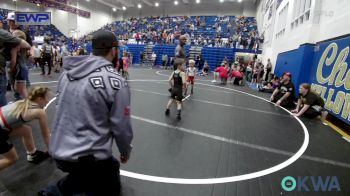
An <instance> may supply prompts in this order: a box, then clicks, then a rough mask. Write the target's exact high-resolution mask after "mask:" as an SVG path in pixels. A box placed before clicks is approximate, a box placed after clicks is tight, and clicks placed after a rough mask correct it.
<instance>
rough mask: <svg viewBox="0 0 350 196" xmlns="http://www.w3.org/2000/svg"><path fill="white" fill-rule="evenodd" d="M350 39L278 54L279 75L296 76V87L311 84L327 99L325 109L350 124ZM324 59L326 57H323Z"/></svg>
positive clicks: (348, 37) (294, 77) (277, 67)
mask: <svg viewBox="0 0 350 196" xmlns="http://www.w3.org/2000/svg"><path fill="white" fill-rule="evenodd" d="M349 48H350V36H347V37H342V38H338V39H333V40H331V41H324V42H320V43H319V44H318V45H317V46H315V45H310V44H308V45H301V46H300V47H299V48H298V49H296V50H292V51H289V52H284V53H281V54H279V55H278V57H277V62H276V68H275V74H277V75H279V76H281V75H282V73H283V72H287V71H288V72H291V73H292V74H293V82H294V84H295V86H296V88H298V87H299V84H301V83H304V82H307V83H311V84H312V89H313V90H314V91H315V92H317V93H318V94H320V95H321V97H322V98H323V99H324V100H325V104H326V105H325V108H326V109H327V110H328V111H329V112H330V113H331V114H333V115H334V116H336V117H337V118H339V119H341V120H342V121H344V122H345V123H347V124H350V67H349V65H350V58H349V51H350V49H349ZM322 57H323V58H322Z"/></svg>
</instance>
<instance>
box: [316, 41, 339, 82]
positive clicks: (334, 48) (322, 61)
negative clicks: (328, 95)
mask: <svg viewBox="0 0 350 196" xmlns="http://www.w3.org/2000/svg"><path fill="white" fill-rule="evenodd" d="M330 50H332V53H331V55H330V57H327V55H328V53H329V52H330ZM337 52H338V45H337V44H336V43H331V44H330V45H329V46H328V47H327V48H326V49H325V51H324V52H323V54H322V56H321V58H320V61H319V63H318V66H317V73H316V79H317V82H318V83H320V84H325V83H327V82H328V81H329V77H330V76H328V77H326V78H324V77H323V74H322V71H323V65H324V64H325V63H326V66H330V65H331V64H332V63H333V62H334V59H335V57H336V56H337Z"/></svg>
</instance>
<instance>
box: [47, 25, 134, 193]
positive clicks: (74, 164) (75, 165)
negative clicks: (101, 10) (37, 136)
mask: <svg viewBox="0 0 350 196" xmlns="http://www.w3.org/2000/svg"><path fill="white" fill-rule="evenodd" d="M117 45H118V42H117V39H116V37H115V35H114V34H113V33H112V32H110V31H104V30H100V31H97V32H96V33H95V34H94V35H93V38H92V48H93V55H92V56H76V57H66V58H65V59H64V61H63V64H64V65H63V68H64V72H63V74H62V76H61V77H60V80H59V84H58V92H57V93H58V96H57V113H56V116H55V120H54V125H53V130H52V135H51V143H50V144H51V145H50V151H49V152H50V154H51V156H52V157H53V158H54V159H55V161H56V164H57V167H58V168H59V169H61V170H62V171H63V172H66V173H68V175H67V176H66V177H64V178H63V179H61V180H60V181H59V182H58V184H57V187H58V189H59V191H60V193H61V194H62V195H75V194H84V195H94V196H95V195H96V196H97V195H98V196H100V195H103V196H110V195H119V194H120V176H119V162H118V161H117V160H116V159H115V158H114V157H113V156H112V144H113V141H115V142H116V144H117V146H118V149H119V152H120V161H121V162H122V163H126V162H127V161H128V159H129V156H130V152H131V149H132V146H131V141H132V138H133V131H132V128H131V122H130V90H129V87H128V84H127V82H126V81H125V80H124V79H123V78H122V77H121V76H120V75H119V74H118V73H117V71H116V70H115V69H114V67H113V65H112V63H111V62H112V61H113V59H114V58H116V55H115V53H116V52H115V51H116V50H117Z"/></svg>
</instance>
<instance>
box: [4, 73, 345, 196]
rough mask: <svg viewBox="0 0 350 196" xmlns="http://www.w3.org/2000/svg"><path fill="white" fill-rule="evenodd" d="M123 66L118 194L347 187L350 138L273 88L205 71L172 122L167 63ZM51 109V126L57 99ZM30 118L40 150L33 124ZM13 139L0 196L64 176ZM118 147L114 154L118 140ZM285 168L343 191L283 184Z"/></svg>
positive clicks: (170, 195) (40, 81) (176, 195)
mask: <svg viewBox="0 0 350 196" xmlns="http://www.w3.org/2000/svg"><path fill="white" fill-rule="evenodd" d="M129 72H130V82H129V84H130V87H131V93H132V104H131V107H132V125H133V130H134V140H133V145H134V149H133V152H132V155H131V159H130V160H129V162H128V163H127V164H125V165H122V166H121V175H122V177H121V179H122V186H123V196H156V195H157V196H197V195H198V196H209V195H211V196H246V195H249V196H255V195H266V196H273V195H344V196H345V195H350V184H349V182H350V156H349V154H350V144H349V143H348V142H347V141H345V140H344V139H343V138H342V137H341V136H340V135H339V134H337V133H336V132H335V131H333V130H332V129H331V127H329V126H327V125H324V124H323V123H322V122H320V121H319V120H308V119H303V118H301V119H300V120H298V119H296V118H294V117H292V116H291V115H290V114H289V113H288V112H287V111H285V110H283V109H281V108H279V107H276V106H274V105H273V104H271V103H269V102H268V101H266V99H267V98H268V97H269V94H263V93H259V92H256V91H253V90H251V89H250V88H249V87H244V86H232V85H231V84H228V85H226V86H220V85H214V84H212V83H211V82H210V81H211V80H212V77H209V78H204V77H201V78H200V80H197V81H196V86H195V90H194V95H192V96H190V97H187V99H186V100H185V101H184V104H183V105H184V109H183V112H182V120H181V121H177V120H176V115H175V114H176V110H175V106H174V108H173V110H171V114H170V117H166V116H165V115H164V111H165V106H166V104H167V102H168V100H169V92H168V90H167V89H168V88H169V83H168V82H167V79H168V75H170V73H171V71H170V70H160V69H148V68H131V69H130V71H129ZM39 74H40V72H39V70H32V71H31V73H30V79H31V82H32V85H45V86H48V87H50V88H51V89H52V91H53V92H54V93H55V92H56V86H57V80H58V77H59V75H58V74H56V75H53V76H51V77H47V76H45V77H43V76H41V75H39ZM9 94H12V93H9ZM11 96H12V95H11ZM47 113H48V120H49V123H50V125H51V124H52V121H53V117H54V115H55V102H54V101H53V102H52V104H50V105H49V106H48V107H47ZM31 125H32V127H33V135H34V139H35V142H36V144H37V148H38V149H41V150H44V149H45V146H44V143H43V141H42V139H41V134H40V129H39V126H38V123H37V122H33V123H31ZM13 143H14V144H15V147H16V149H17V152H18V153H19V155H20V159H19V161H18V162H17V163H16V164H15V165H13V166H11V167H10V168H8V169H6V170H4V171H2V172H1V175H0V195H1V196H2V195H4V196H5V195H6V196H12V195H16V196H17V195H18V196H32V195H36V193H37V191H38V190H40V189H41V188H43V187H46V186H47V185H49V184H54V183H55V182H56V181H57V180H58V179H59V178H60V177H62V176H64V175H65V174H64V173H62V172H61V171H60V170H58V169H56V167H55V164H54V162H53V160H52V159H49V160H47V161H44V162H43V163H40V164H38V165H33V164H30V163H28V162H27V161H26V157H25V150H24V148H23V145H22V143H21V141H20V139H19V138H14V139H13ZM305 149H306V150H305ZM114 155H115V156H116V157H119V153H118V150H117V148H116V147H114ZM247 174H249V175H247ZM285 176H293V177H295V178H297V176H302V177H304V176H322V177H326V176H337V178H338V181H339V183H340V188H341V192H327V193H320V192H313V191H311V192H298V191H297V190H295V191H292V192H286V191H284V190H283V189H282V188H281V181H282V179H283V178H284V177H285ZM306 184H309V185H311V184H312V183H311V181H308V182H307V183H306ZM309 187H311V186H309Z"/></svg>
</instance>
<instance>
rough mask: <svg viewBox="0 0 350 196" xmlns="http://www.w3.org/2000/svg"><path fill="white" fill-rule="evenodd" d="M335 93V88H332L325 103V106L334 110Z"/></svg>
mask: <svg viewBox="0 0 350 196" xmlns="http://www.w3.org/2000/svg"><path fill="white" fill-rule="evenodd" d="M333 94H334V89H332V88H330V89H329V91H328V96H327V101H326V104H325V108H326V109H328V110H332V108H333V102H332V97H333Z"/></svg>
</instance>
